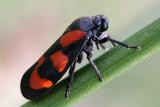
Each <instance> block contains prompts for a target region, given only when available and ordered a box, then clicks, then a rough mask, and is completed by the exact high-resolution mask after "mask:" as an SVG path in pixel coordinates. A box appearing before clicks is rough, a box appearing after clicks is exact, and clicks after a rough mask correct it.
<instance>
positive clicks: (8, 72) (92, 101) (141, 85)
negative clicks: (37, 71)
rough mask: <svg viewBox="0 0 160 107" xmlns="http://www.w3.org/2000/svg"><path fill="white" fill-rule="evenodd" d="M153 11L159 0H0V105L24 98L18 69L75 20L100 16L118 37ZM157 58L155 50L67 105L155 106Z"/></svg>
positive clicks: (144, 21)
mask: <svg viewBox="0 0 160 107" xmlns="http://www.w3.org/2000/svg"><path fill="white" fill-rule="evenodd" d="M159 10H160V0H138V1H136V0H118V1H115V0H94V1H93V0H79V1H78V0H67V1H64V0H46V1H45V0H26V1H25V0H0V83H1V85H0V106H1V107H17V106H20V105H22V104H23V103H25V102H26V101H27V100H26V99H25V98H23V97H22V95H21V93H20V88H19V87H20V80H21V77H22V75H23V73H24V72H25V71H26V70H27V69H28V68H29V67H30V66H31V65H32V64H33V63H34V62H35V61H36V60H37V59H38V58H39V57H40V56H41V55H42V54H43V53H44V52H45V51H46V50H47V49H48V47H50V46H51V44H52V43H53V42H54V41H55V40H56V39H57V38H58V37H59V36H60V35H61V34H62V33H63V32H64V30H65V29H66V27H67V26H68V25H69V24H70V23H71V22H72V21H73V20H74V19H75V18H77V17H80V16H86V15H96V14H104V15H106V16H107V17H108V18H109V20H110V28H109V32H110V34H111V35H113V37H114V38H116V39H118V40H121V41H122V40H124V39H125V38H127V37H129V36H131V35H132V34H133V33H135V32H136V31H138V30H140V29H141V28H143V27H144V26H146V25H147V24H149V23H151V22H152V21H154V20H155V19H157V18H159V17H160V11H159ZM108 47H111V46H110V45H108ZM101 53H102V51H96V52H95V54H94V57H96V56H98V55H100V54H101ZM159 59H160V52H158V53H156V54H154V55H153V56H152V57H150V58H148V59H146V60H144V61H143V62H142V63H140V64H138V65H136V66H135V67H133V68H132V69H130V70H129V71H130V72H127V73H124V74H123V75H121V76H120V77H118V78H116V79H115V80H113V81H112V82H110V83H109V84H108V85H106V86H105V87H103V88H102V89H100V90H98V91H96V92H95V93H92V94H90V95H89V96H87V97H85V98H84V99H83V100H81V101H79V102H78V103H75V104H73V105H72V107H81V106H84V107H160V102H159V100H160V94H159V90H160V84H159V81H160V78H159V76H160V72H159V70H160V66H159V65H160V60H159ZM84 62H86V61H84ZM82 65H84V63H83V64H82ZM82 65H81V66H82ZM79 67H80V66H79ZM79 67H78V68H79Z"/></svg>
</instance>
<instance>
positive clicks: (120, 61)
mask: <svg viewBox="0 0 160 107" xmlns="http://www.w3.org/2000/svg"><path fill="white" fill-rule="evenodd" d="M124 42H125V43H128V44H132V45H133V44H136V45H140V46H141V50H140V51H138V50H134V49H133V50H131V49H130V50H128V49H126V48H123V47H121V46H116V47H114V48H113V49H112V50H110V51H109V52H106V53H105V54H103V55H102V56H100V57H98V58H97V59H96V60H95V63H96V65H97V66H98V67H99V69H100V71H101V73H102V75H103V77H104V82H99V81H98V80H97V78H96V76H95V74H94V73H93V69H92V68H91V66H90V65H86V66H84V67H83V68H81V69H80V70H78V71H77V72H76V73H75V78H74V82H73V85H72V90H71V95H70V96H69V99H67V100H66V99H65V98H64V93H65V88H66V79H64V80H63V81H62V82H60V83H59V84H57V85H56V86H55V87H54V88H53V89H52V91H51V92H49V93H48V94H46V95H45V96H43V97H42V98H40V99H38V100H36V101H29V102H27V103H26V104H24V105H23V107H34V106H35V107H63V106H68V105H70V104H71V103H73V102H75V101H77V100H79V99H81V98H82V97H83V96H86V95H87V94H88V93H90V92H93V90H96V89H98V88H99V87H102V86H104V85H106V83H107V82H109V81H110V80H112V79H114V78H116V77H117V76H118V75H120V74H121V73H122V72H124V71H127V70H128V69H129V68H131V67H132V66H134V65H135V64H137V63H139V62H140V61H142V60H143V59H145V58H147V57H148V56H150V55H151V54H153V53H154V52H156V51H157V50H158V49H160V18H159V19H158V20H156V21H154V22H153V23H152V24H150V25H148V26H147V27H145V28H143V29H142V30H140V31H139V32H137V33H136V34H134V35H133V36H131V37H129V38H128V39H127V40H125V41H124Z"/></svg>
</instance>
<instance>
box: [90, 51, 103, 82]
mask: <svg viewBox="0 0 160 107" xmlns="http://www.w3.org/2000/svg"><path fill="white" fill-rule="evenodd" d="M90 54H91V53H87V59H88V61H89V63H90V64H91V66H92V67H93V69H94V72H95V73H96V75H97V77H98V80H100V81H103V78H102V75H101V72H100V70H99V69H98V67H97V66H96V64H95V63H94V62H93V61H92V60H91V55H90Z"/></svg>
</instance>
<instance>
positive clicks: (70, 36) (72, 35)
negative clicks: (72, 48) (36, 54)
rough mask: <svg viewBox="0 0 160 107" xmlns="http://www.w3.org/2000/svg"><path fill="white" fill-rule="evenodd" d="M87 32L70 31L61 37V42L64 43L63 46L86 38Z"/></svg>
mask: <svg viewBox="0 0 160 107" xmlns="http://www.w3.org/2000/svg"><path fill="white" fill-rule="evenodd" d="M85 34H86V33H85V32H82V31H80V30H74V31H71V32H68V33H66V34H65V35H63V36H62V37H61V38H60V44H61V45H62V47H66V46H68V45H70V44H71V43H73V42H76V41H77V40H80V39H82V38H84V36H85Z"/></svg>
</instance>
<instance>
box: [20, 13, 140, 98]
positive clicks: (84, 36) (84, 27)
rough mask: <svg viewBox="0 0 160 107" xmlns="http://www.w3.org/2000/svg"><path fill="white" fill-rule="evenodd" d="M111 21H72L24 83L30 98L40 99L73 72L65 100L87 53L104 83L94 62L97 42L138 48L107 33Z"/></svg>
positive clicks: (94, 18)
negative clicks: (94, 46) (77, 66)
mask: <svg viewBox="0 0 160 107" xmlns="http://www.w3.org/2000/svg"><path fill="white" fill-rule="evenodd" d="M108 26H109V21H108V19H107V17H105V16H104V15H96V16H86V17H80V18H78V19H76V20H75V21H73V22H72V24H71V25H70V26H69V27H68V28H67V29H66V30H65V32H64V33H63V34H62V36H61V37H60V38H59V39H58V40H57V41H56V42H55V43H54V44H53V45H52V46H51V47H50V48H49V49H48V50H47V51H46V52H45V53H44V54H43V55H42V56H41V57H40V58H39V60H38V61H37V62H36V63H35V64H34V65H33V66H31V67H30V68H29V69H28V70H27V71H26V72H25V74H24V75H23V77H22V80H21V92H22V94H23V96H24V97H25V98H27V99H30V100H32V99H36V98H39V97H40V96H42V95H44V94H45V93H46V92H48V90H49V89H51V88H52V87H54V86H55V85H56V83H57V82H58V81H59V80H60V79H61V77H62V76H63V75H64V73H65V72H66V71H67V70H68V69H69V78H68V83H67V85H66V92H65V98H67V97H68V96H69V94H70V89H71V84H72V81H73V76H74V68H75V65H76V63H81V61H82V59H83V53H85V54H86V55H87V59H88V61H89V63H90V64H91V66H92V67H93V69H94V71H95V73H96V75H97V77H98V79H99V80H100V81H102V76H101V74H100V71H99V69H98V68H97V66H96V65H95V64H94V62H93V61H92V60H91V57H92V48H93V43H95V45H96V46H97V49H99V46H100V47H102V48H105V47H104V46H103V43H105V42H107V41H110V42H111V43H112V44H113V45H114V46H115V45H116V44H119V45H122V46H124V47H126V48H133V49H138V47H137V46H128V45H127V44H124V43H122V42H119V41H117V40H114V39H112V38H111V37H110V36H109V35H108V34H107V32H106V31H107V29H108Z"/></svg>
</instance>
